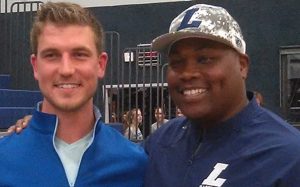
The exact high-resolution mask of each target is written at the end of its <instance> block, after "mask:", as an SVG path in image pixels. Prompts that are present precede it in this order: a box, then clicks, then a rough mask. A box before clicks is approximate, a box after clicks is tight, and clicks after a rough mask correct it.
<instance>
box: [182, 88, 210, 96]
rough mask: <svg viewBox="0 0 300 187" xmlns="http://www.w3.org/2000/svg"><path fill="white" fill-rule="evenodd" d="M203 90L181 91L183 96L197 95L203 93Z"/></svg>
mask: <svg viewBox="0 0 300 187" xmlns="http://www.w3.org/2000/svg"><path fill="white" fill-rule="evenodd" d="M205 91H206V90H205V89H192V90H184V91H183V95H189V96H190V95H198V94H202V93H203V92H205Z"/></svg>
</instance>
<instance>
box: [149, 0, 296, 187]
mask: <svg viewBox="0 0 300 187" xmlns="http://www.w3.org/2000/svg"><path fill="white" fill-rule="evenodd" d="M152 44H153V50H158V51H161V52H164V53H166V55H167V56H168V59H169V63H168V70H167V82H168V86H169V92H170V95H171V97H172V99H173V101H174V102H175V104H176V105H177V106H178V107H179V108H180V109H181V111H182V113H183V114H184V116H185V117H186V118H177V119H174V120H170V121H169V122H168V123H167V124H165V125H164V126H162V127H161V128H160V129H158V130H157V131H156V133H154V134H153V135H151V136H150V137H149V139H147V141H146V142H145V150H146V152H147V153H148V154H149V158H150V163H149V166H148V168H147V172H146V178H145V186H146V187H154V186H163V187H183V186H184V187H185V186H188V187H241V186H242V187H254V186H255V187H287V186H288V187H298V186H299V184H300V177H299V175H300V156H299V155H300V133H299V131H298V130H296V129H295V128H293V127H292V126H291V125H290V124H287V123H286V122H285V121H284V120H282V119H281V118H279V117H278V116H277V115H275V114H273V113H272V112H270V111H268V110H266V109H264V108H262V107H259V106H258V104H257V103H256V100H255V98H254V97H253V93H252V94H250V95H251V97H250V98H247V96H246V86H245V85H246V84H245V81H246V78H247V74H248V68H249V59H248V56H247V55H246V44H245V42H244V39H243V36H242V33H241V30H240V27H239V25H238V23H237V22H236V21H235V20H234V19H233V18H232V17H231V16H230V14H229V13H228V12H227V11H226V10H225V9H223V8H221V7H216V6H210V5H204V4H198V5H195V6H192V7H190V8H188V9H187V10H185V11H184V12H182V13H181V14H180V15H179V16H177V17H176V18H175V19H174V20H173V21H172V23H171V26H170V32H169V33H167V34H164V35H162V36H160V37H158V38H156V39H154V41H153V43H152Z"/></svg>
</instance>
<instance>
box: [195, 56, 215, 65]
mask: <svg viewBox="0 0 300 187" xmlns="http://www.w3.org/2000/svg"><path fill="white" fill-rule="evenodd" d="M213 61H214V58H212V57H199V58H197V62H198V63H199V64H208V63H211V62H213Z"/></svg>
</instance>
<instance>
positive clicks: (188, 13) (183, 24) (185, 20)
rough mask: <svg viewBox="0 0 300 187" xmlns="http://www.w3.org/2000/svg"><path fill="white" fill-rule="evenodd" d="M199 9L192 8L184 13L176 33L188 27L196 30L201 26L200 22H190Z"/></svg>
mask: <svg viewBox="0 0 300 187" xmlns="http://www.w3.org/2000/svg"><path fill="white" fill-rule="evenodd" d="M198 10H199V8H193V9H189V10H187V11H186V14H185V16H184V17H183V19H182V21H181V24H180V26H179V27H178V28H177V31H179V30H182V29H185V28H188V27H194V28H198V27H199V25H200V24H201V21H196V20H194V21H191V18H192V17H193V15H194V13H195V12H197V11H198Z"/></svg>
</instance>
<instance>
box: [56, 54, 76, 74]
mask: <svg viewBox="0 0 300 187" xmlns="http://www.w3.org/2000/svg"><path fill="white" fill-rule="evenodd" d="M59 70H60V73H61V74H62V75H63V76H70V75H72V74H73V73H74V72H75V67H74V64H73V63H72V59H71V57H70V56H69V55H63V57H62V59H61V67H60V69H59Z"/></svg>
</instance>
